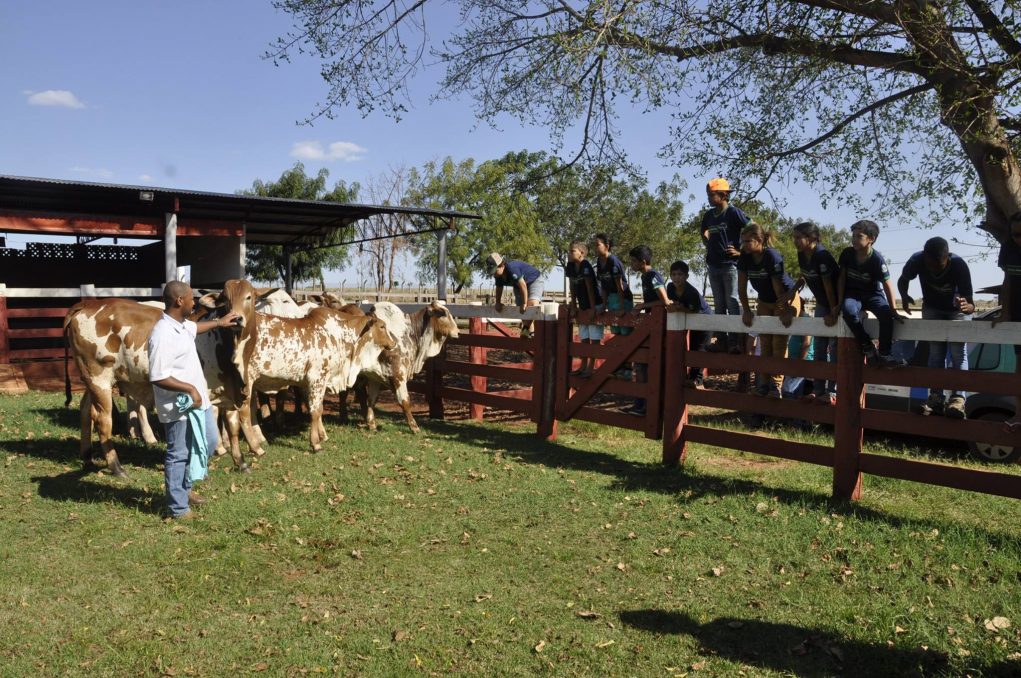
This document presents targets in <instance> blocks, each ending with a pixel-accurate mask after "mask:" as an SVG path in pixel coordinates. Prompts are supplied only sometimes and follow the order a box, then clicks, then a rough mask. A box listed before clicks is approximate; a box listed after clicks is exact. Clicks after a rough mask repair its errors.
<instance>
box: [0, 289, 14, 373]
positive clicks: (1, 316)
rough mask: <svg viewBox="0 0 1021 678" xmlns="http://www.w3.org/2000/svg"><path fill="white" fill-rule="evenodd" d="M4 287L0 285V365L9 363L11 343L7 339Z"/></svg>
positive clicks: (7, 324)
mask: <svg viewBox="0 0 1021 678" xmlns="http://www.w3.org/2000/svg"><path fill="white" fill-rule="evenodd" d="M5 287H6V286H5V285H0V365H6V364H7V363H9V362H11V354H10V350H11V343H10V341H9V340H8V338H7V332H8V330H9V329H10V325H9V323H8V322H7V294H6V291H5Z"/></svg>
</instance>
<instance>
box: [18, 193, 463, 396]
mask: <svg viewBox="0 0 1021 678" xmlns="http://www.w3.org/2000/svg"><path fill="white" fill-rule="evenodd" d="M383 214H399V215H407V216H408V217H415V218H417V219H416V220H415V223H416V226H421V225H422V224H423V223H424V224H426V226H425V227H424V228H418V229H416V230H414V231H411V232H414V233H428V232H436V233H437V234H438V235H439V236H440V241H441V243H443V242H444V241H445V237H446V234H447V232H448V230H449V229H453V228H454V225H455V220H456V219H458V218H477V217H474V216H473V215H469V214H462V213H459V212H450V211H442V210H432V209H425V208H410V207H394V206H383V205H360V204H348V203H335V202H317V201H307V200H290V199H284V198H262V197H254V196H244V195H234V194H230V193H211V192H203V191H190V190H183V189H175V188H155V187H149V186H126V185H116V184H100V183H88V182H79V181H67V180H60V179H38V178H28V177H16V176H4V175H0V390H3V389H5V388H6V389H8V390H17V389H21V388H24V386H25V384H26V382H27V383H28V385H32V382H33V380H38V381H39V382H40V383H41V382H42V381H45V380H50V379H52V378H53V377H54V375H56V374H57V373H58V372H59V374H60V376H61V380H62V377H63V360H62V358H63V355H64V353H63V334H62V331H61V321H62V319H63V316H64V313H65V311H66V309H67V308H68V307H69V306H71V305H72V304H74V303H75V302H76V301H77V300H78V299H79V298H81V297H83V296H84V297H113V296H117V297H130V298H136V299H143V298H157V297H159V295H160V289H161V286H162V284H163V283H164V282H165V281H167V280H173V279H178V278H179V276H180V275H181V273H182V271H184V270H187V271H189V272H190V275H189V280H190V282H191V284H192V286H193V287H196V288H201V287H205V288H211V289H217V288H219V287H220V286H221V285H222V283H223V281H224V280H229V279H231V278H241V277H244V272H245V252H246V248H247V247H249V246H254V245H279V246H282V247H283V248H284V251H285V253H286V252H291V251H296V250H299V249H301V248H308V247H316V246H321V245H322V243H323V239H324V238H325V237H326V236H328V235H330V234H332V233H334V232H335V231H336V230H337V229H350V227H352V225H353V224H354V223H355V222H358V221H360V220H362V219H367V218H370V217H373V216H376V215H383ZM11 233H19V234H29V235H30V236H39V237H40V240H39V241H31V242H29V243H28V245H27V247H25V248H24V249H21V248H13V247H7V242H6V238H5V236H6V235H7V234H11ZM349 233H353V229H352V230H351V231H349ZM46 236H71V237H73V238H74V239H75V241H74V242H52V240H53V239H52V238H46ZM110 239H112V244H106V243H108V242H109V241H110ZM344 239H345V240H349V239H350V238H348V237H345V238H344ZM99 240H103V241H104V244H100V243H98V242H97V241H99ZM442 249H444V248H442V247H441V250H442ZM440 270H441V272H442V271H443V270H445V268H444V267H441V269H440ZM440 277H441V278H443V277H444V276H442V275H441V276H440ZM440 282H441V285H442V286H441V287H440V288H439V289H443V287H445V280H441V281H440ZM286 286H287V287H290V281H289V280H288V281H286ZM58 359H60V360H58Z"/></svg>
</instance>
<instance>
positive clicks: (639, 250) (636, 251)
mask: <svg viewBox="0 0 1021 678" xmlns="http://www.w3.org/2000/svg"><path fill="white" fill-rule="evenodd" d="M628 256H629V257H631V258H632V259H637V260H638V261H640V262H642V263H643V264H651V263H652V249H650V248H649V246H648V245H639V246H638V247H632V248H631V251H630V252H628Z"/></svg>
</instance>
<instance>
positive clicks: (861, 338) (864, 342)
mask: <svg viewBox="0 0 1021 678" xmlns="http://www.w3.org/2000/svg"><path fill="white" fill-rule="evenodd" d="M862 309H865V310H866V311H872V315H874V316H876V320H878V321H879V354H880V355H884V356H888V355H890V350H891V347H892V346H893V309H892V308H890V304H889V303H887V301H886V295H885V294H883V293H882V292H876V293H875V294H870V295H869V296H867V297H863V298H860V299H859V298H857V297H854V296H851V294H848V296H847V298H846V299H844V306H843V308H842V309H841V315H843V316H844V322H846V323H847V326H848V327H849V328H850V329H851V333H852V334H854V338H855V339H857V340H858V343H859V344H860V345H861V347H862V348H863V349H864V348H866V347H868V346H871V345H872V337H870V336H869V333H868V332H866V331H865V326H864V325H862V322H861V318H860V317H859V316H860V315H861V311H862Z"/></svg>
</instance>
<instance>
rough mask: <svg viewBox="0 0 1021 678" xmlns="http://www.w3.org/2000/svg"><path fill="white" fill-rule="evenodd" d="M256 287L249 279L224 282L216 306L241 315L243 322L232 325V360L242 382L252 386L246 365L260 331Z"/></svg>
mask: <svg viewBox="0 0 1021 678" xmlns="http://www.w3.org/2000/svg"><path fill="white" fill-rule="evenodd" d="M256 297H257V295H256V293H255V288H254V287H252V283H250V282H248V281H247V280H228V281H227V282H225V283H223V291H222V292H220V296H219V297H217V300H216V306H217V308H218V310H219V313H221V314H226V313H230V312H234V313H237V314H239V315H240V316H241V322H240V323H239V324H236V325H234V326H232V328H231V329H232V330H233V331H234V341H233V346H232V348H233V351H232V352H231V356H230V361H231V362H232V363H233V364H234V367H235V368H237V372H238V375H239V376H240V377H241V382H242V383H243V384H245V385H246V386H248V387H250V386H251V384H250V383H249V379H248V370H247V369H246V366H247V365H248V363H249V360H250V359H251V357H252V354H253V353H254V352H255V343H256V332H257V331H258V314H257V313H256V312H255V301H256Z"/></svg>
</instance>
